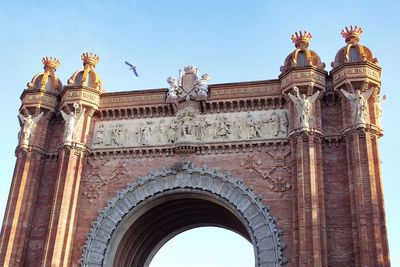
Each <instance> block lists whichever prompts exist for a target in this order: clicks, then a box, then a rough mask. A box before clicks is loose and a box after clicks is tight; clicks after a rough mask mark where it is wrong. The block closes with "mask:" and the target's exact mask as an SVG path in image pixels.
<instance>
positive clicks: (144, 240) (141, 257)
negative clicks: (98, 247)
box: [105, 189, 252, 267]
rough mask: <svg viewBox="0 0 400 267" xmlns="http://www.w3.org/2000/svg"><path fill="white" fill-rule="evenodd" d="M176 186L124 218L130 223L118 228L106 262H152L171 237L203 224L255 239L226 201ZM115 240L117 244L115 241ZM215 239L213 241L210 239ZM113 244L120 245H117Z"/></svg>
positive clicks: (108, 264) (116, 264)
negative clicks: (176, 188)
mask: <svg viewBox="0 0 400 267" xmlns="http://www.w3.org/2000/svg"><path fill="white" fill-rule="evenodd" d="M187 191H188V190H184V189H180V190H173V191H171V192H168V193H166V194H162V196H155V197H153V198H152V199H151V200H149V201H152V202H154V204H153V205H151V206H149V205H143V207H140V210H139V209H138V210H136V213H139V214H141V215H140V216H139V217H138V216H135V214H132V215H131V216H129V215H128V217H126V218H125V219H124V220H123V221H122V222H121V226H122V225H127V226H124V227H121V230H120V229H117V230H116V232H115V234H114V238H113V239H112V240H111V243H110V244H111V245H110V250H109V252H108V255H107V254H106V259H105V262H106V263H107V265H106V266H121V267H125V266H126V267H128V266H130V267H131V266H135V267H136V266H137V267H139V266H140V267H142V266H145V267H147V266H149V264H150V263H151V261H152V259H153V257H154V256H155V254H156V253H157V252H158V251H159V249H160V248H161V247H162V246H163V245H164V244H165V243H167V242H168V241H169V240H170V239H171V238H173V237H175V236H176V235H179V234H180V233H182V232H185V231H187V230H191V229H194V228H198V227H203V226H215V227H220V228H225V229H228V230H231V231H233V232H235V233H237V234H239V235H241V236H242V237H243V238H245V239H246V240H248V241H249V242H250V243H252V240H251V235H250V233H249V230H248V229H247V228H246V227H245V222H243V221H241V219H240V218H239V216H238V214H236V212H235V211H234V208H233V207H230V205H229V203H223V202H225V201H221V200H216V199H214V197H213V196H212V195H211V194H209V193H206V192H202V191H197V192H194V191H193V190H190V192H187ZM114 241H115V245H114V244H113V242H114ZM210 242H212V241H210ZM113 246H117V247H116V248H114V247H113Z"/></svg>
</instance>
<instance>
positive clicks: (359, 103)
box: [340, 88, 373, 124]
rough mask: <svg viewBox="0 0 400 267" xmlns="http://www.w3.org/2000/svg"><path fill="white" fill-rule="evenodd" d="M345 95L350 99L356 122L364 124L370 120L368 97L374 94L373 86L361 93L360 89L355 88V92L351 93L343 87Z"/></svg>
mask: <svg viewBox="0 0 400 267" xmlns="http://www.w3.org/2000/svg"><path fill="white" fill-rule="evenodd" d="M340 91H341V92H342V93H343V95H344V96H345V97H346V98H347V100H349V103H350V107H351V113H352V116H355V117H353V118H354V123H355V124H360V123H362V124H364V123H366V122H367V120H368V99H369V97H370V96H371V94H372V91H373V88H371V89H369V90H368V91H366V92H364V93H361V92H360V90H355V92H354V93H349V92H347V91H345V90H343V89H341V90H340Z"/></svg>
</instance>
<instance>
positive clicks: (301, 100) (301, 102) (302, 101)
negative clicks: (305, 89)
mask: <svg viewBox="0 0 400 267" xmlns="http://www.w3.org/2000/svg"><path fill="white" fill-rule="evenodd" d="M294 91H295V92H296V96H294V95H291V94H288V96H289V98H290V99H291V100H292V101H293V103H294V104H295V106H296V109H297V113H298V120H299V121H300V128H310V112H311V107H312V104H313V103H314V102H315V100H317V98H318V96H319V91H318V92H316V93H314V94H313V95H312V96H310V97H306V95H305V94H302V95H301V96H300V93H299V88H297V87H294Z"/></svg>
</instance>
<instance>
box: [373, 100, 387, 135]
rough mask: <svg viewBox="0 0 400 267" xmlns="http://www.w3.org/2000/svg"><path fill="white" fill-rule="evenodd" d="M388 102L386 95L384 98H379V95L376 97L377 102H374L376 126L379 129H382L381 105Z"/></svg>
mask: <svg viewBox="0 0 400 267" xmlns="http://www.w3.org/2000/svg"><path fill="white" fill-rule="evenodd" d="M385 101H386V95H384V96H382V98H380V97H379V95H376V96H375V101H374V105H375V112H376V113H375V116H376V117H375V120H376V126H378V127H379V128H382V108H381V105H382V104H383V102H385Z"/></svg>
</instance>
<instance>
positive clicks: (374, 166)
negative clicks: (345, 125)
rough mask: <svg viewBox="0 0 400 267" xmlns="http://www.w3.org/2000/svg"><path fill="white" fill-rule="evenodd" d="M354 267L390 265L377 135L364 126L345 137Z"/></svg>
mask: <svg viewBox="0 0 400 267" xmlns="http://www.w3.org/2000/svg"><path fill="white" fill-rule="evenodd" d="M346 153H347V162H348V177H349V189H350V201H351V213H352V225H353V246H354V255H355V265H356V266H363V267H364V266H371V267H372V266H390V264H389V259H388V245H387V240H386V225H385V214H384V212H383V210H384V207H383V197H382V181H381V172H380V167H379V158H378V150H377V136H376V134H375V133H373V132H371V131H369V130H368V129H366V128H364V127H360V128H358V129H356V130H353V131H350V132H348V133H347V134H346Z"/></svg>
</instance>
